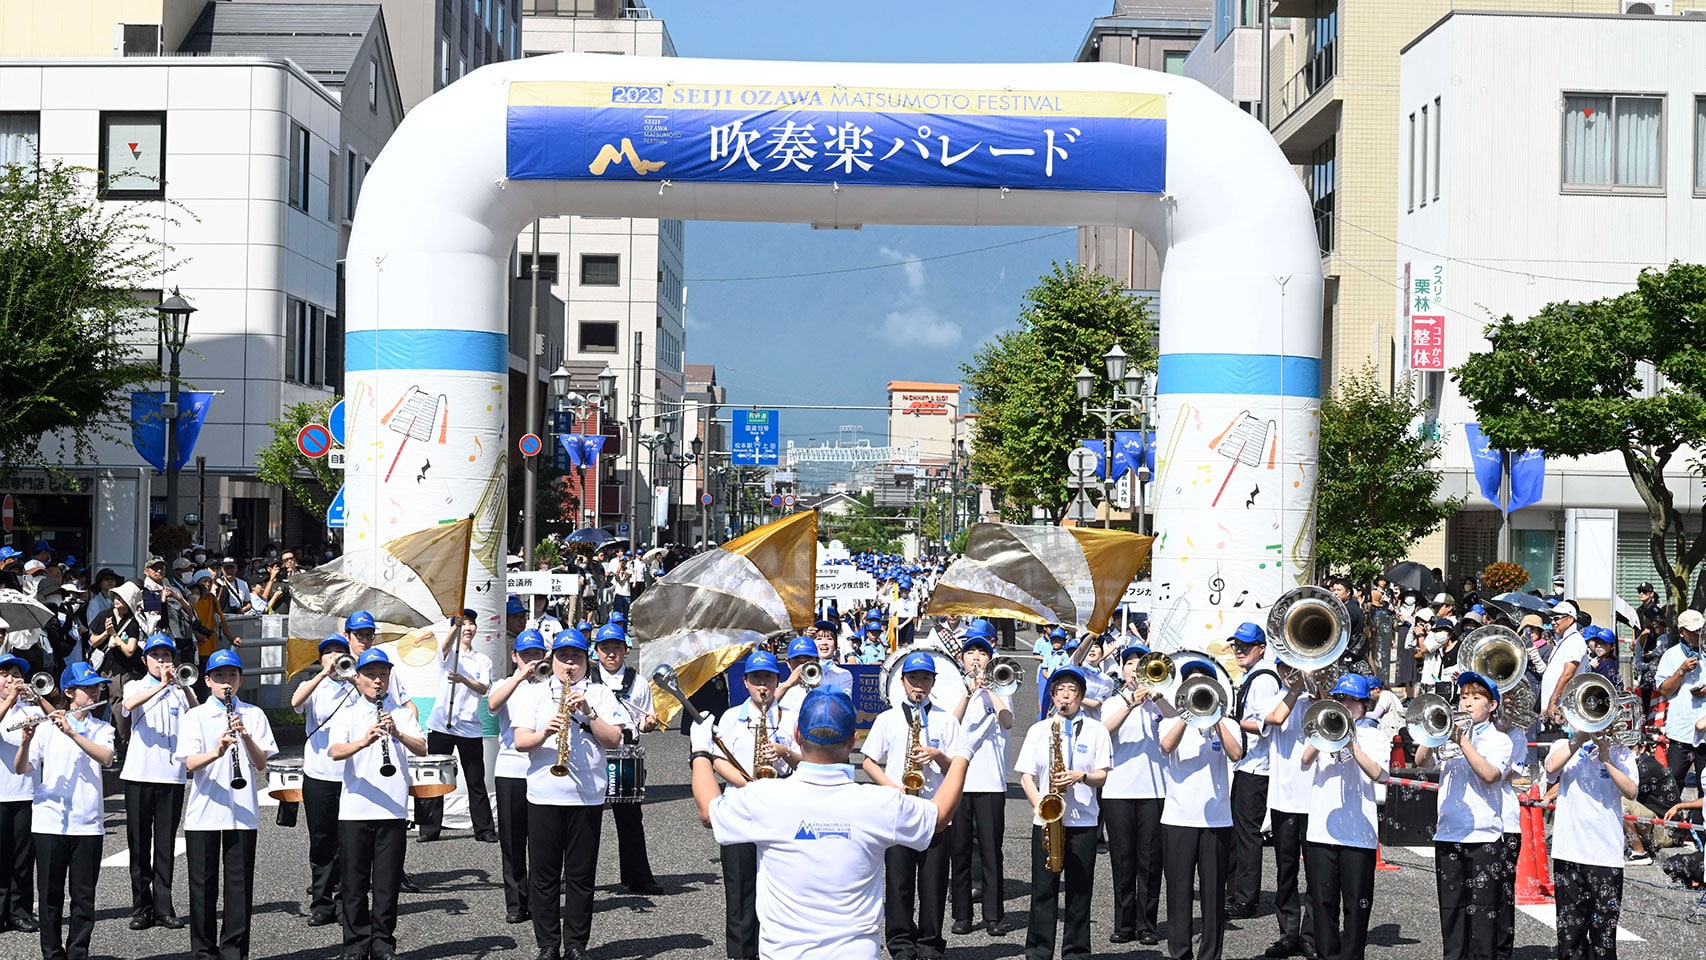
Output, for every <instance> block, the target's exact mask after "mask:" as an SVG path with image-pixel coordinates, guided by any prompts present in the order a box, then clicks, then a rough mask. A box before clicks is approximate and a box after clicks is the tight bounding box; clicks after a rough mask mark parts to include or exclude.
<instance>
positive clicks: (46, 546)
mask: <svg viewBox="0 0 1706 960" xmlns="http://www.w3.org/2000/svg"><path fill="white" fill-rule="evenodd" d="M44 550H45V551H47V552H48V553H52V552H53V544H51V543H48V542H47V541H46V540H37V541H36V545H35V546H33V547H31V548H30V552H31V553H41V552H42V551H44Z"/></svg>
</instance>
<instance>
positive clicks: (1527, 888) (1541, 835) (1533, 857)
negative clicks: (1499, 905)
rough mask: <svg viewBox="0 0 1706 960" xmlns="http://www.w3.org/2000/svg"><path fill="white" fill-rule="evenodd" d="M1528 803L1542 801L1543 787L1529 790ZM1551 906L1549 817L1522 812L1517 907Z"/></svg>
mask: <svg viewBox="0 0 1706 960" xmlns="http://www.w3.org/2000/svg"><path fill="white" fill-rule="evenodd" d="M1523 799H1525V800H1536V801H1537V800H1539V799H1540V784H1538V783H1537V784H1535V785H1534V786H1532V787H1529V788H1528V793H1527V794H1526V795H1525V796H1524V797H1523ZM1551 902H1552V873H1551V870H1550V868H1549V865H1548V862H1547V857H1546V814H1545V812H1544V811H1542V810H1541V809H1540V808H1539V807H1530V806H1524V807H1523V808H1522V852H1521V853H1520V854H1518V855H1517V858H1516V903H1517V906H1519V907H1527V906H1533V905H1535V904H1546V903H1551Z"/></svg>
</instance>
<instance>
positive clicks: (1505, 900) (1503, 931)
mask: <svg viewBox="0 0 1706 960" xmlns="http://www.w3.org/2000/svg"><path fill="white" fill-rule="evenodd" d="M1589 629H1594V628H1592V627H1590V628H1589ZM1525 682H1526V681H1525ZM1493 725H1494V726H1495V727H1497V728H1498V729H1499V730H1500V731H1501V732H1502V733H1504V735H1505V736H1506V737H1509V738H1510V742H1511V758H1510V763H1509V764H1507V765H1506V767H1505V788H1504V789H1503V790H1501V791H1499V826H1500V829H1501V830H1503V831H1504V832H1503V834H1502V835H1501V836H1500V838H1499V846H1500V849H1499V886H1500V888H1501V889H1502V891H1503V892H1502V893H1501V895H1500V897H1499V935H1498V939H1497V940H1496V941H1494V943H1493V958H1494V960H1510V958H1511V953H1512V952H1513V951H1515V950H1516V864H1517V860H1518V859H1519V858H1520V857H1521V856H1522V797H1521V796H1520V795H1518V794H1517V792H1516V787H1515V786H1514V782H1515V780H1516V778H1517V777H1522V776H1527V774H1528V730H1527V729H1526V728H1521V727H1516V726H1515V725H1514V724H1512V723H1511V721H1510V717H1509V715H1508V714H1507V712H1506V711H1505V710H1504V709H1503V708H1502V707H1501V708H1497V709H1495V710H1494V711H1493Z"/></svg>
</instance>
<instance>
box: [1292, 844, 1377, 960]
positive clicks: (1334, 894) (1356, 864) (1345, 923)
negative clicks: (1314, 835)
mask: <svg viewBox="0 0 1706 960" xmlns="http://www.w3.org/2000/svg"><path fill="white" fill-rule="evenodd" d="M1303 859H1304V861H1305V862H1306V863H1307V864H1308V868H1309V912H1310V914H1311V917H1310V919H1311V920H1313V921H1314V926H1315V931H1314V932H1315V936H1314V940H1315V949H1316V950H1317V951H1318V952H1319V953H1320V955H1321V960H1362V958H1363V954H1364V953H1365V952H1366V951H1367V949H1368V917H1369V912H1370V909H1371V906H1372V904H1373V903H1374V851H1373V850H1369V849H1365V848H1363V847H1341V846H1338V845H1337V844H1330V843H1310V844H1305V845H1304V848H1303Z"/></svg>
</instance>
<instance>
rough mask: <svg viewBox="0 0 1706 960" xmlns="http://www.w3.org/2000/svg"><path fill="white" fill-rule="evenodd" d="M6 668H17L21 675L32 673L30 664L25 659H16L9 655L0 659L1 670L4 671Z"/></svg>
mask: <svg viewBox="0 0 1706 960" xmlns="http://www.w3.org/2000/svg"><path fill="white" fill-rule="evenodd" d="M6 667H17V668H18V672H19V673H29V672H30V662H29V661H28V660H25V659H24V658H23V657H14V656H12V655H11V654H9V653H8V654H7V655H5V656H3V657H0V669H4V668H6Z"/></svg>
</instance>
